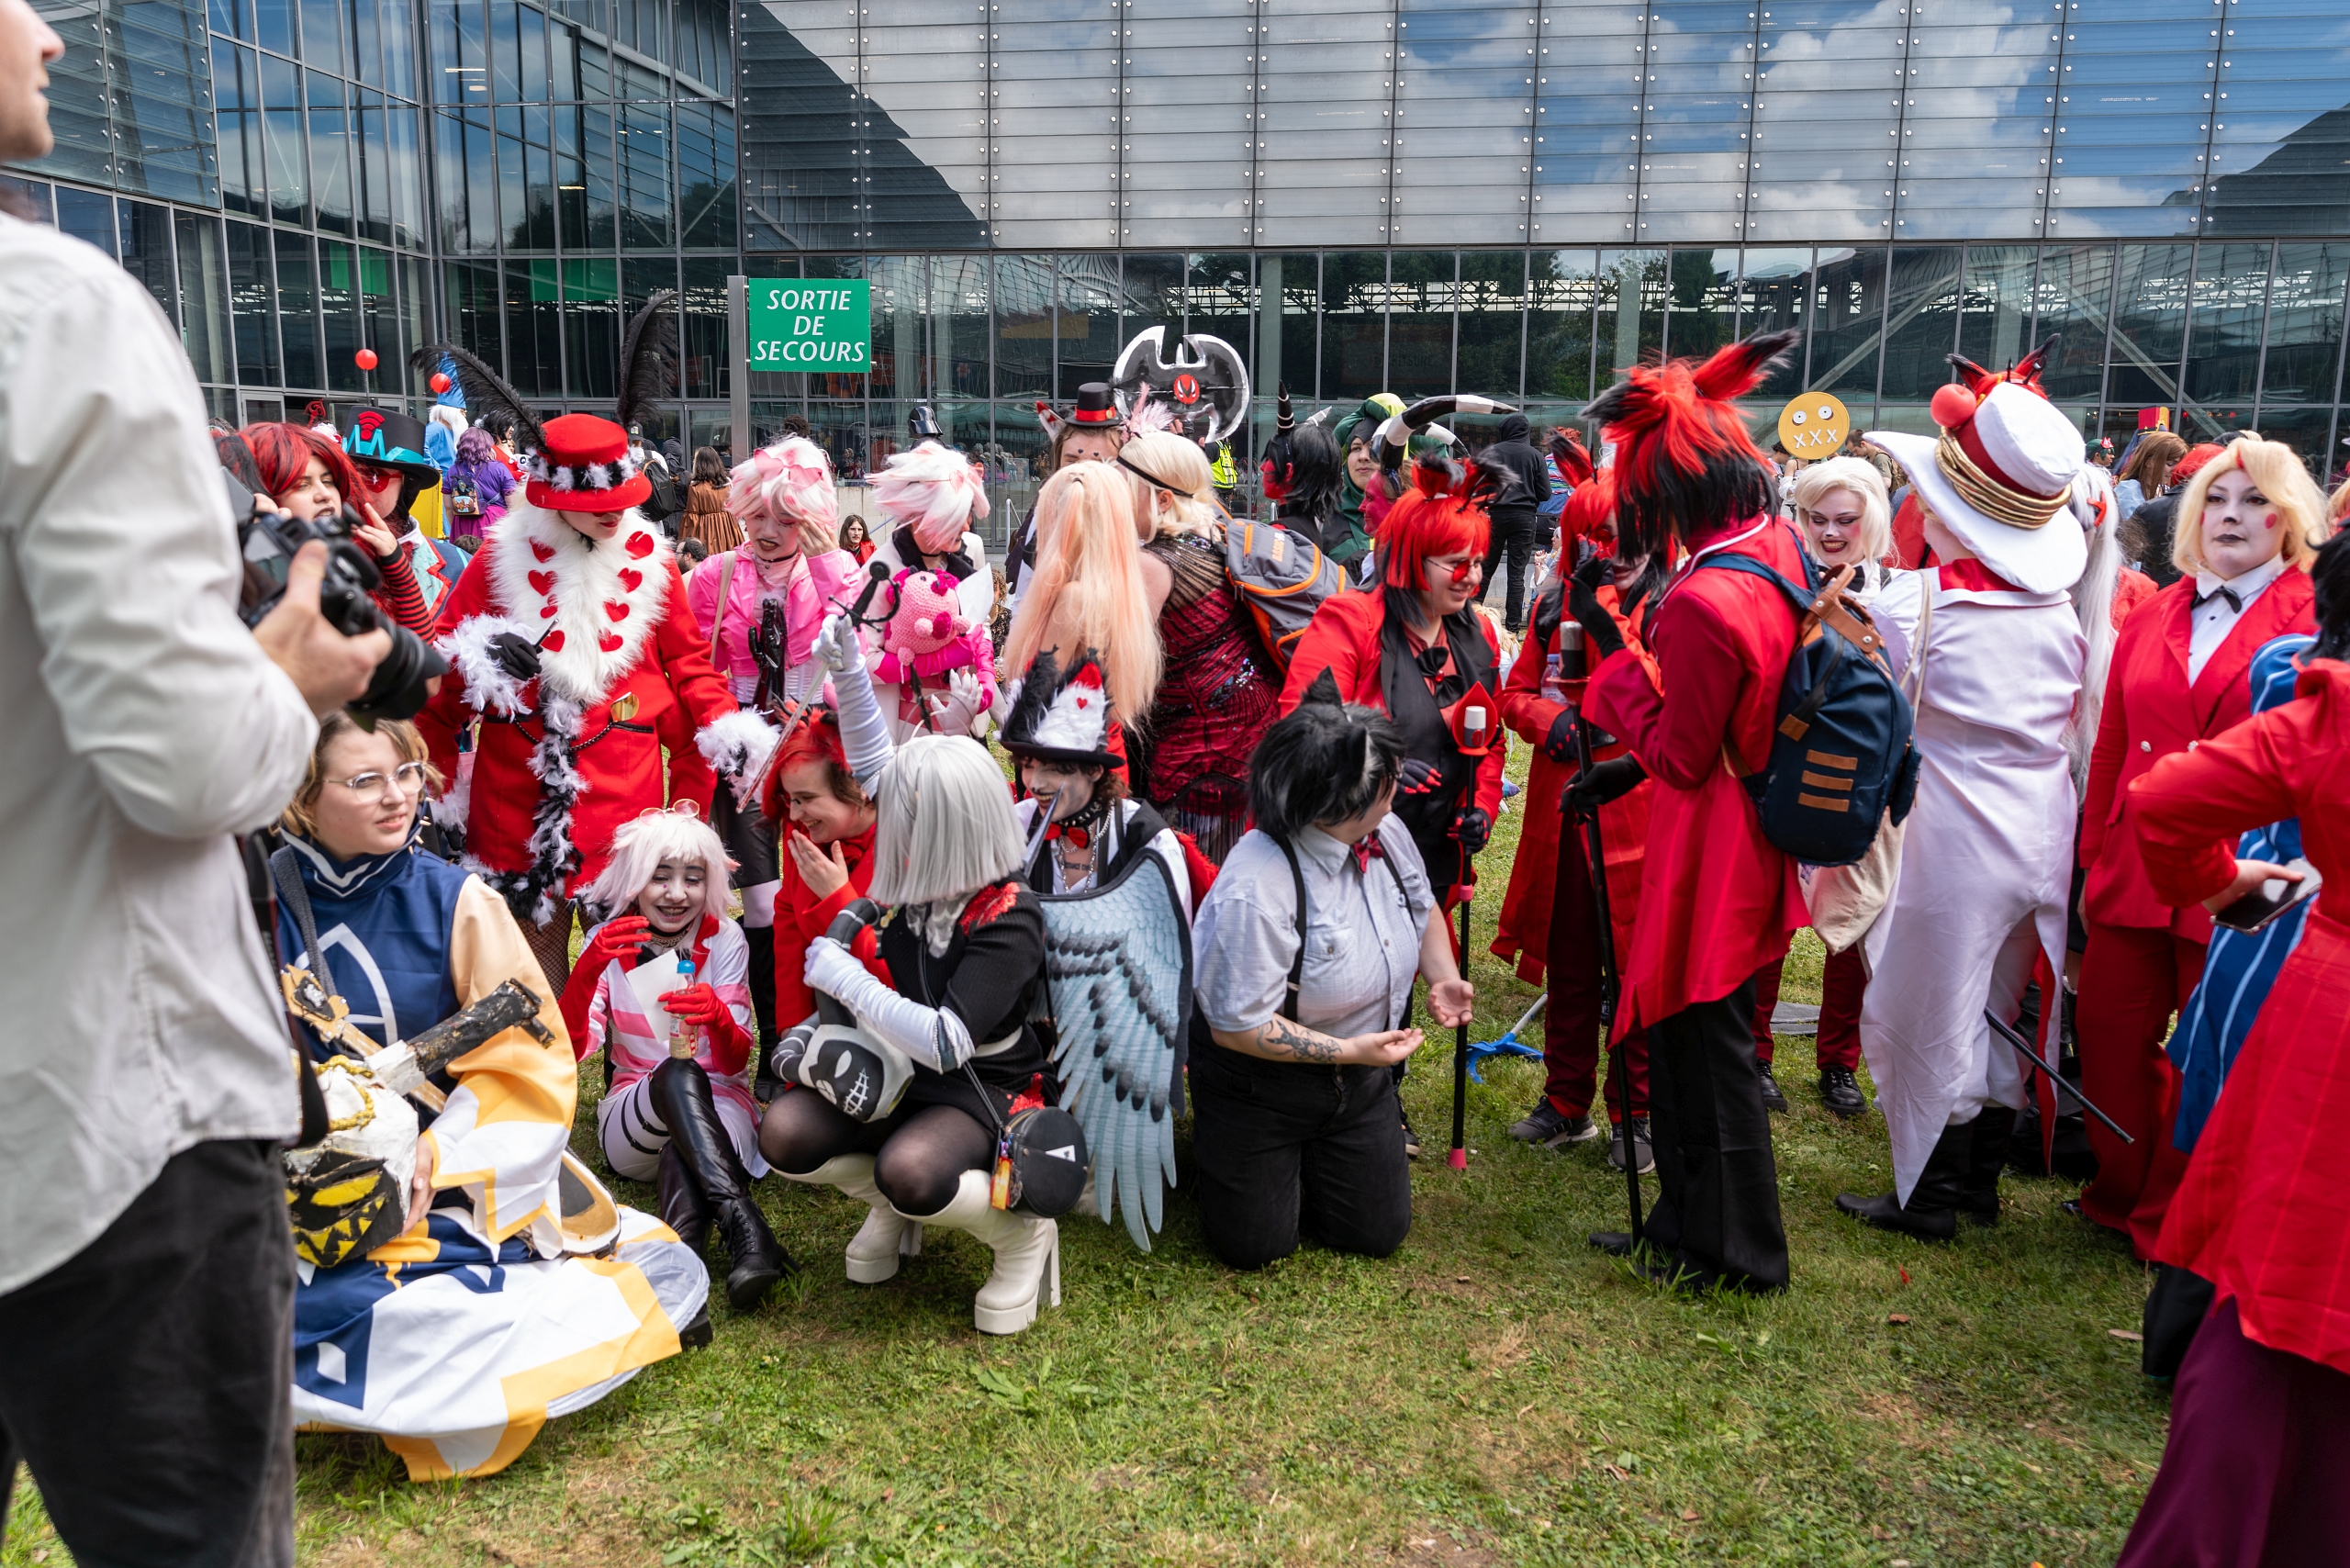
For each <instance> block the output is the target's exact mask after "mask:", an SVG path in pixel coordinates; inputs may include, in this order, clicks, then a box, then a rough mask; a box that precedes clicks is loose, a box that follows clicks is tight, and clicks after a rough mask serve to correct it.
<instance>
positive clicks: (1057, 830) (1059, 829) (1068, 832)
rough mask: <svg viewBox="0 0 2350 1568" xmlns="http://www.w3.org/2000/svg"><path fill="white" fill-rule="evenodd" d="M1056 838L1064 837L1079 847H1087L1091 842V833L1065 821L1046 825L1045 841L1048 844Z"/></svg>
mask: <svg viewBox="0 0 2350 1568" xmlns="http://www.w3.org/2000/svg"><path fill="white" fill-rule="evenodd" d="M1057 838H1066V839H1068V840H1069V842H1070V843H1071V844H1074V845H1076V846H1078V847H1079V848H1080V849H1085V848H1088V847H1090V846H1091V845H1092V843H1093V835H1092V834H1090V833H1088V832H1086V831H1085V829H1083V828H1081V827H1073V826H1071V825H1070V824H1069V823H1051V824H1049V825H1048V826H1046V829H1045V842H1046V843H1047V844H1049V843H1051V842H1052V841H1053V840H1054V839H1057Z"/></svg>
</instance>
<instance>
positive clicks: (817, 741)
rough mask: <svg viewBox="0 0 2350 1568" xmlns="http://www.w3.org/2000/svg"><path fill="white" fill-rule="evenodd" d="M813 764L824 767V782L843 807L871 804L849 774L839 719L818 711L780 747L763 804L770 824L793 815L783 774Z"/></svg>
mask: <svg viewBox="0 0 2350 1568" xmlns="http://www.w3.org/2000/svg"><path fill="white" fill-rule="evenodd" d="M811 762H821V763H822V764H823V765H824V778H825V782H826V784H827V785H829V786H830V787H831V789H832V791H833V795H834V799H836V800H838V801H840V802H841V803H842V804H843V805H845V806H866V805H870V804H872V801H870V800H868V799H867V796H866V794H865V791H864V790H860V789H858V788H857V785H856V775H855V774H854V773H851V772H850V771H849V767H848V756H847V754H846V753H845V751H843V750H842V748H841V722H840V716H839V715H838V714H837V713H835V712H834V711H833V710H832V709H830V708H818V709H816V710H815V711H812V712H811V713H810V714H809V715H808V718H807V722H804V723H802V724H801V725H800V727H799V728H797V729H795V730H793V731H792V732H791V734H789V736H788V737H786V738H785V740H784V741H783V743H782V745H780V746H778V748H777V751H776V756H775V762H774V765H773V766H772V767H769V768H768V769H767V790H766V795H765V799H764V800H763V801H762V802H761V803H762V805H763V806H764V807H765V809H766V811H767V817H768V819H769V820H770V821H773V822H782V821H784V820H785V819H786V818H787V817H789V815H790V812H789V811H788V810H787V809H786V807H785V804H784V800H783V776H784V774H785V773H787V772H788V771H789V770H790V769H792V768H795V767H800V766H801V765H802V764H805V763H811Z"/></svg>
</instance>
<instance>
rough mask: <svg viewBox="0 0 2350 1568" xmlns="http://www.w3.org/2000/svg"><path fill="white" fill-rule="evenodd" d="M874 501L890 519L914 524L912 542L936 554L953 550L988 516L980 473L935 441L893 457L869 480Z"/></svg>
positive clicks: (959, 455)
mask: <svg viewBox="0 0 2350 1568" xmlns="http://www.w3.org/2000/svg"><path fill="white" fill-rule="evenodd" d="M873 498H874V500H875V501H876V502H878V504H879V506H880V508H881V510H882V511H883V512H884V513H886V514H887V515H888V516H890V518H892V519H894V520H895V521H899V522H910V523H912V525H913V530H914V539H915V542H916V543H919V544H921V546H922V547H923V549H924V550H928V551H931V552H934V553H937V552H942V551H947V550H952V549H954V548H955V546H956V545H957V543H960V542H961V541H962V537H963V532H964V530H965V529H966V528H968V526H969V525H970V524H971V523H972V522H974V521H978V520H979V519H980V518H984V517H985V516H987V515H988V493H987V489H986V487H985V486H984V485H983V484H982V483H981V482H980V479H979V470H978V469H977V468H974V467H972V466H971V460H970V459H969V458H968V457H966V456H964V455H963V454H961V453H959V452H955V451H951V450H949V449H948V448H946V447H944V446H941V445H939V444H938V443H937V442H934V441H926V442H923V443H922V444H921V445H920V446H917V447H915V448H914V449H913V450H912V452H901V453H898V454H894V455H893V456H891V457H890V461H889V464H888V465H887V466H885V467H884V468H883V469H882V470H881V472H880V473H878V474H876V475H875V476H873Z"/></svg>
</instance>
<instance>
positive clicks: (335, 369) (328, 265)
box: [319, 240, 365, 392]
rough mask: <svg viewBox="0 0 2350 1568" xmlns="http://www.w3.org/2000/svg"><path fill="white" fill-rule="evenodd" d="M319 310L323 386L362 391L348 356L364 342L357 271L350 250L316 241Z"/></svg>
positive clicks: (349, 248)
mask: <svg viewBox="0 0 2350 1568" xmlns="http://www.w3.org/2000/svg"><path fill="white" fill-rule="evenodd" d="M319 313H320V314H321V315H322V316H323V317H324V318H325V320H326V360H327V385H328V386H331V387H332V388H333V389H334V390H336V391H337V392H358V391H361V390H364V387H363V386H362V380H363V377H362V375H361V372H360V369H359V366H358V365H357V364H355V363H354V362H353V355H354V354H356V353H358V352H359V350H360V347H361V345H362V344H363V343H364V342H365V340H364V338H363V337H361V335H360V326H359V268H358V263H356V262H355V261H354V260H353V256H352V251H351V247H350V246H348V245H345V244H341V243H338V242H337V241H332V240H321V241H319Z"/></svg>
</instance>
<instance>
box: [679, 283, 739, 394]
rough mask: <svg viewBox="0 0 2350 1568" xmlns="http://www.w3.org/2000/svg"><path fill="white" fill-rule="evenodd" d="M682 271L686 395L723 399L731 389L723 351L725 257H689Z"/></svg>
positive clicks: (730, 376) (724, 339)
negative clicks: (683, 278) (683, 275)
mask: <svg viewBox="0 0 2350 1568" xmlns="http://www.w3.org/2000/svg"><path fill="white" fill-rule="evenodd" d="M683 270H684V272H685V280H684V282H685V337H684V343H685V395H686V396H687V397H688V398H724V397H727V396H729V395H730V393H731V391H732V388H733V375H732V373H731V369H730V365H731V361H730V360H729V358H728V355H727V353H726V278H727V274H730V273H732V272H733V271H734V263H733V259H732V258H730V257H726V256H707V257H705V256H688V257H687V258H686V259H685V261H684V263H683Z"/></svg>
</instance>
